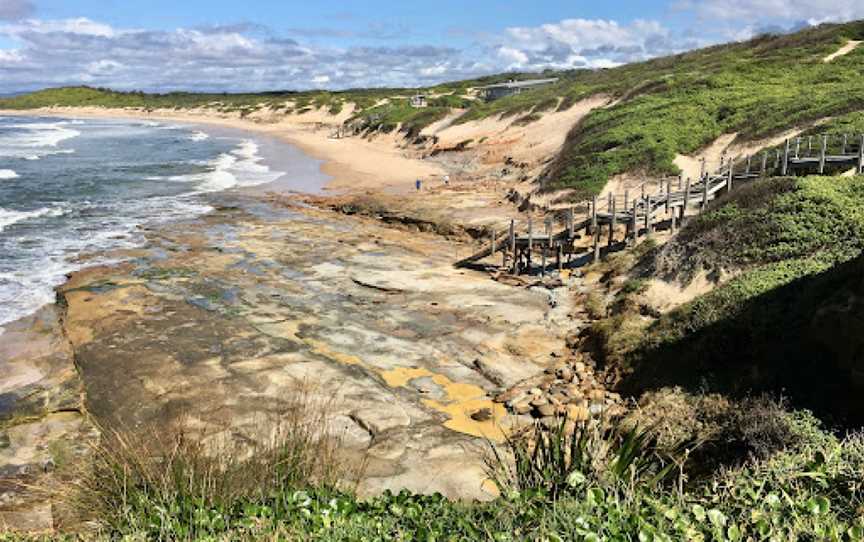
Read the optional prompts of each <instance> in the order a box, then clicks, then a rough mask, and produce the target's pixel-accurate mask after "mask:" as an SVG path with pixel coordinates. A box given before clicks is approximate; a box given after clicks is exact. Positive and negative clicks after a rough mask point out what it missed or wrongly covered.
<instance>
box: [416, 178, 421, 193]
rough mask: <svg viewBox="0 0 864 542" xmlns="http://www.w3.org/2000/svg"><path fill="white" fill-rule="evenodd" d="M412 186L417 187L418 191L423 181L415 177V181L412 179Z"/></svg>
mask: <svg viewBox="0 0 864 542" xmlns="http://www.w3.org/2000/svg"><path fill="white" fill-rule="evenodd" d="M414 186H416V187H417V191H418V192H419V191H420V189H421V188H422V186H423V181H422V180H420V179H417V180H416V181H414Z"/></svg>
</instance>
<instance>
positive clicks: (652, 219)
mask: <svg viewBox="0 0 864 542" xmlns="http://www.w3.org/2000/svg"><path fill="white" fill-rule="evenodd" d="M852 170H854V172H856V173H858V174H862V173H864V135H859V136H854V137H853V136H850V135H847V134H840V135H838V134H833V135H821V136H810V137H807V138H802V137H798V138H795V139H787V140H786V141H785V142H784V144H783V145H782V146H781V147H777V148H774V149H770V150H765V151H763V152H761V153H758V154H756V155H751V156H746V157H739V158H737V159H736V158H734V157H729V158H728V159H727V158H726V157H725V156H724V157H722V158H721V160H720V164H719V166H718V167H717V168H716V169H715V171H714V172H713V173H711V172H709V168H708V164H707V162H706V161H705V160H704V159H703V160H702V171H701V174H700V176H699V179H697V180H696V181H695V182H693V181H692V180H691V179H689V178H688V179H686V180H685V179H684V178H683V177H682V176H678V177H677V178H674V179H673V178H666V179H661V180H659V181H654V182H650V183H649V182H645V183H642V185H640V186H638V187H637V188H636V190H634V193H633V194H632V197H631V193H630V190H625V191H624V192H623V193H620V194H612V193H610V194H609V195H608V196H607V197H606V198H602V200H601V199H598V197H597V196H595V197H594V198H593V199H592V200H591V201H587V202H583V203H581V204H577V205H575V206H573V207H570V208H569V209H566V212H565V217H564V227H563V228H562V229H559V230H558V231H557V232H556V231H555V230H554V229H553V219H552V217H551V216H549V217H546V219H545V220H544V221H543V229H542V230H539V231H538V230H535V229H534V228H535V224H534V222H533V221H532V219H531V218H530V217H529V218H528V219H527V220H525V221H523V222H522V223H520V224H517V221H516V220H515V219H514V220H511V221H510V224H509V226H507V227H504V228H502V229H500V230H495V229H493V230H492V233H491V235H490V240H489V244H488V245H487V246H486V247H485V248H484V249H482V250H480V251H479V252H477V253H475V254H473V255H471V256H470V257H468V258H465V259H463V260H460V261H459V262H457V263H456V264H455V265H456V266H457V267H462V266H466V265H469V264H472V263H475V262H478V261H480V260H482V259H484V258H488V257H490V256H493V255H495V254H497V253H498V252H500V253H502V262H501V267H503V268H504V269H508V270H509V271H510V272H511V273H513V274H520V273H525V272H527V273H531V272H533V271H534V269H535V265H536V264H537V263H538V262H537V257H536V253H539V259H540V262H539V263H540V264H541V265H540V268H539V271H540V273H541V274H545V272H546V270H547V268H548V266H547V264H548V263H550V262H549V260H550V259H552V258H554V260H555V264H554V266H555V267H557V269H558V270H559V271H560V270H562V269H563V267H564V265H565V263H564V260H565V258H567V259H568V260H569V261H568V265H570V264H571V263H572V260H573V257H574V256H575V255H577V254H579V255H582V254H583V253H585V250H584V249H580V248H578V247H577V246H576V241H577V240H580V239H584V238H585V237H587V238H588V239H590V241H591V242H590V245H591V246H590V247H589V248H588V251H587V254H584V255H586V256H588V260H590V261H596V260H598V259H600V257H601V255H602V253H603V245H606V246H607V247H608V249H607V251H608V250H609V249H611V248H613V247H615V246H632V245H633V244H635V242H636V240H637V239H638V237H639V236H640V235H643V234H644V235H646V236H650V235H651V234H652V233H653V232H654V231H655V228H656V227H657V225H658V224H659V223H661V222H662V223H666V224H668V227H669V228H670V229H671V230H672V231H675V229H676V228H678V227H679V226H680V224H681V223H682V222H683V221H684V218H685V216H686V215H687V212H688V210H691V209H694V210H696V211H697V213H698V212H701V211H703V210H704V209H705V208H706V207H707V206H708V203H709V202H710V201H712V200H714V199H716V198H717V197H719V196H720V195H721V194H725V193H728V192H730V191H732V190H733V189H734V187H735V186H736V185H737V184H738V183H740V182H751V181H754V180H757V179H764V178H768V177H776V176H787V175H800V174H807V175H809V174H819V175H823V174H826V173H831V174H837V173H845V172H848V171H852ZM649 185H650V186H651V188H654V187H656V190H652V191H650V192H649ZM635 192H638V194H637V193H635ZM603 200H605V201H603ZM577 208H579V209H582V210H584V216H583V217H581V218H578V219H577V218H576V209H577ZM555 222H557V223H558V226H559V228H560V222H561V221H560V220H558V221H555ZM604 228H605V232H604V231H603V230H604ZM622 229H623V236H621V239H620V240H619V241H616V234H619V233H620V230H622ZM520 230H521V233H519V231H520ZM582 231H584V236H585V237H583V234H582V233H581V232H582Z"/></svg>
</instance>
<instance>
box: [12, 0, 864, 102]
mask: <svg viewBox="0 0 864 542" xmlns="http://www.w3.org/2000/svg"><path fill="white" fill-rule="evenodd" d="M826 13H830V14H831V19H830V20H836V21H843V20H850V19H854V18H864V1H862V0H640V1H635V0H634V1H627V0H618V1H616V2H611V1H607V2H597V1H591V2H588V1H574V0H570V1H564V0H533V1H520V2H517V1H510V0H506V1H500V0H499V1H493V0H472V1H470V2H466V1H464V0H459V1H457V0H436V1H435V2H417V1H410V0H408V1H406V0H401V1H395V0H387V1H383V0H379V1H364V2H358V1H351V2H349V1H341V2H337V1H331V0H307V1H294V0H282V1H277V0H245V1H237V0H230V1H229V0H185V1H183V0H148V1H146V2H144V1H141V2H139V1H129V0H0V93H2V92H12V91H19V90H28V89H33V88H39V87H44V86H57V85H65V84H89V85H98V86H111V87H115V88H119V89H143V90H157V91H164V90H176V89H189V90H226V91H240V90H253V91H258V90H268V89H285V88H293V89H305V88H323V87H327V88H346V87H355V86H415V85H416V86H422V85H430V84H434V83H437V82H440V81H445V80H448V79H458V78H464V77H471V76H476V75H482V74H488V73H495V72H500V71H506V70H521V71H540V70H542V69H544V68H555V69H560V68H598V67H607V66H614V65H618V64H621V63H625V62H632V61H638V60H644V59H647V58H652V57H655V56H661V55H666V54H673V53H677V52H681V51H685V50H688V49H692V48H695V47H701V46H706V45H710V44H714V43H718V42H723V41H731V40H740V39H746V38H748V37H751V36H753V35H754V34H756V33H759V32H761V31H764V30H765V29H771V30H782V29H789V28H795V27H798V26H801V25H804V24H816V23H819V22H823V21H824V20H826V19H825V14H826Z"/></svg>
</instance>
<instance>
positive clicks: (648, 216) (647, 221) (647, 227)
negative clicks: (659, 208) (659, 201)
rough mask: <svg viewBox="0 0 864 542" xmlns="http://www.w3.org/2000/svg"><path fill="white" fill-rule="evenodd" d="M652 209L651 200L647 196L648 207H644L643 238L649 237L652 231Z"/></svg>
mask: <svg viewBox="0 0 864 542" xmlns="http://www.w3.org/2000/svg"><path fill="white" fill-rule="evenodd" d="M652 208H653V200H652V198H651V196H648V205H647V206H646V207H645V237H651V233H652V230H653V229H654V216H653V213H652V212H651V209H652Z"/></svg>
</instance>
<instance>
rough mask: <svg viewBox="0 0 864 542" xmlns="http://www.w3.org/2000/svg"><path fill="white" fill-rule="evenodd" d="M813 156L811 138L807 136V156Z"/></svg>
mask: <svg viewBox="0 0 864 542" xmlns="http://www.w3.org/2000/svg"><path fill="white" fill-rule="evenodd" d="M811 154H813V136H807V156H810V155H811Z"/></svg>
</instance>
